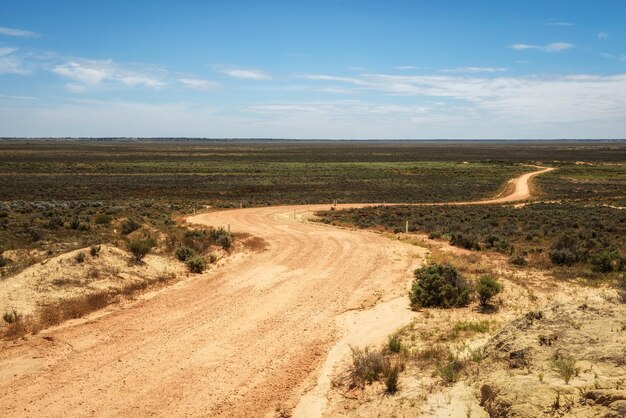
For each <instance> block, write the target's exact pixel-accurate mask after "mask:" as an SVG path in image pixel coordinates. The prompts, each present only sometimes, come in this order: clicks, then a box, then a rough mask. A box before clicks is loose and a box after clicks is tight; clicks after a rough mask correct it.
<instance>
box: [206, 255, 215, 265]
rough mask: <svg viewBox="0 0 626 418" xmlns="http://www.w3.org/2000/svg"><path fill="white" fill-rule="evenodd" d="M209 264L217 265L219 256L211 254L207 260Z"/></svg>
mask: <svg viewBox="0 0 626 418" xmlns="http://www.w3.org/2000/svg"><path fill="white" fill-rule="evenodd" d="M207 261H208V262H209V264H215V262H216V261H217V256H216V255H215V254H213V253H211V254H209V259H208V260H207Z"/></svg>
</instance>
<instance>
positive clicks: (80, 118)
mask: <svg viewBox="0 0 626 418" xmlns="http://www.w3.org/2000/svg"><path fill="white" fill-rule="evenodd" d="M625 18H626V2H624V1H621V0H615V1H601V0H600V1H572V0H570V1H551V0H543V1H529V0H524V1H518V0H510V1H496V0H493V1H478V0H477V1H467V0H464V1H461V0H459V1H446V0H442V1H434V0H432V1H417V0H415V1H398V0H387V1H373V0H372V1H366V0H317V1H300V0H298V1H296V0H291V1H272V0H265V1H237V0H230V1H218V0H215V1H192V0H179V1H159V0H152V1H141V0H135V1H130V0H126V1H117V0H107V1H92V0H82V1H67V0H55V1H49V0H46V1H30V0H2V1H1V2H0V136H94V137H96V136H142V137H150V136H194V137H278V138H623V137H626V24H625V23H624V22H625V21H624V19H625Z"/></svg>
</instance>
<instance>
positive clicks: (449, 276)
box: [409, 264, 473, 308]
mask: <svg viewBox="0 0 626 418" xmlns="http://www.w3.org/2000/svg"><path fill="white" fill-rule="evenodd" d="M472 292H473V289H472V286H471V284H470V283H469V282H468V281H467V280H466V279H465V278H463V276H461V274H460V273H459V272H458V271H457V269H456V268H454V267H452V266H451V265H448V264H434V265H431V266H428V267H422V268H419V269H417V270H415V280H414V281H413V285H412V286H411V293H410V294H409V297H410V299H411V305H412V307H413V308H416V307H424V308H427V307H440V308H454V307H461V306H467V305H468V304H469V303H470V301H471V298H472Z"/></svg>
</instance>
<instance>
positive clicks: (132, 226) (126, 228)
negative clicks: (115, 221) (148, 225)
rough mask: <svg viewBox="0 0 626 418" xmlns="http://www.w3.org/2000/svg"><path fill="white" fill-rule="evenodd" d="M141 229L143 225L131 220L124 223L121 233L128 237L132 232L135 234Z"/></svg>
mask: <svg viewBox="0 0 626 418" xmlns="http://www.w3.org/2000/svg"><path fill="white" fill-rule="evenodd" d="M139 228H141V224H140V223H139V222H137V221H135V220H134V219H130V218H129V219H126V220H125V221H124V222H122V226H121V227H120V233H121V234H122V235H128V234H130V233H131V232H135V231H136V230H138V229H139Z"/></svg>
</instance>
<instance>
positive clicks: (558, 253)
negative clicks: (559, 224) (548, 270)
mask: <svg viewBox="0 0 626 418" xmlns="http://www.w3.org/2000/svg"><path fill="white" fill-rule="evenodd" d="M579 251H580V249H579V245H578V242H577V241H576V239H574V238H573V237H572V236H570V235H561V236H560V237H559V238H557V239H556V241H555V242H554V243H553V244H552V247H551V249H550V260H551V261H552V262H553V263H554V264H558V265H571V264H574V263H575V262H577V261H579V260H580V252H579Z"/></svg>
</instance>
